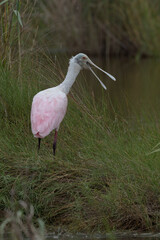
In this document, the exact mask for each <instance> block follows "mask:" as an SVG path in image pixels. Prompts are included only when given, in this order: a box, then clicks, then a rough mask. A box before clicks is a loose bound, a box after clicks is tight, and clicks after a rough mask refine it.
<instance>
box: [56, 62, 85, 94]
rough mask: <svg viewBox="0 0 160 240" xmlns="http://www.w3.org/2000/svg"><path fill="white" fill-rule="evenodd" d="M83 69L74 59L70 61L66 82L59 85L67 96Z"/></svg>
mask: <svg viewBox="0 0 160 240" xmlns="http://www.w3.org/2000/svg"><path fill="white" fill-rule="evenodd" d="M80 70H81V67H80V65H79V64H77V63H75V62H74V61H73V60H72V59H71V60H70V64H69V68H68V72H67V75H66V77H65V79H64V81H63V82H62V83H61V84H60V85H59V88H60V90H61V91H62V92H64V93H65V94H68V93H69V90H70V88H71V87H72V85H73V83H74V82H75V80H76V77H77V75H78V74H79V72H80Z"/></svg>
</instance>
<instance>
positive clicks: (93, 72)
mask: <svg viewBox="0 0 160 240" xmlns="http://www.w3.org/2000/svg"><path fill="white" fill-rule="evenodd" d="M88 67H89V69H90V70H91V72H92V73H93V75H94V76H95V77H96V78H97V79H98V81H99V82H100V84H101V85H102V87H103V88H104V89H105V90H107V88H106V86H105V85H104V84H103V82H102V81H101V80H100V79H99V77H98V76H97V75H96V74H95V72H94V71H93V69H92V68H91V67H90V66H89V65H88Z"/></svg>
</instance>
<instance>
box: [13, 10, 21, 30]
mask: <svg viewBox="0 0 160 240" xmlns="http://www.w3.org/2000/svg"><path fill="white" fill-rule="evenodd" d="M13 12H14V13H15V15H16V16H17V18H18V22H19V24H20V25H21V26H22V27H23V24H22V20H21V15H20V13H19V11H17V10H13Z"/></svg>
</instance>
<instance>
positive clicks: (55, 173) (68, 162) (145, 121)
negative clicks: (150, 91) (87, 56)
mask: <svg viewBox="0 0 160 240" xmlns="http://www.w3.org/2000/svg"><path fill="white" fill-rule="evenodd" d="M41 59H42V58H41ZM27 62H28V64H27ZM44 62H45V64H44ZM44 62H43V61H42V62H38V64H36V63H35V61H32V59H31V58H30V59H29V60H26V62H25V63H24V65H23V64H22V66H24V71H23V78H22V83H23V84H22V86H20V84H19V81H18V79H17V78H16V75H15V74H13V73H11V72H9V71H7V70H6V69H5V70H4V68H3V67H1V68H0V82H1V96H0V97H1V98H0V114H1V120H0V127H1V134H0V160H1V161H0V170H1V174H0V189H1V190H0V209H1V212H2V214H1V220H2V218H3V217H2V216H3V212H4V210H5V209H11V210H12V209H13V208H14V205H16V203H17V202H18V201H19V200H23V201H26V202H30V203H32V204H33V206H34V210H35V217H41V218H43V220H44V221H45V223H46V224H47V226H49V227H50V228H51V227H53V226H63V227H67V228H68V229H70V230H71V231H79V230H81V231H109V230H113V229H114V230H115V229H121V230H122V229H127V230H145V231H151V230H158V229H159V227H160V226H159V222H160V216H159V206H160V198H159V196H160V189H159V171H160V162H159V153H158V152H157V153H156V152H155V153H152V154H149V155H148V153H149V152H151V151H152V149H153V147H154V146H156V144H157V143H159V128H160V125H159V123H158V122H157V118H158V116H156V117H155V118H154V116H152V118H151V117H149V116H148V115H147V114H145V113H143V115H140V116H138V115H137V117H136V118H134V119H123V117H122V116H119V115H118V114H117V113H115V114H114V115H113V114H112V116H111V115H110V113H109V112H108V110H107V104H106V99H105V98H102V102H101V105H100V104H99V103H98V102H96V101H95V98H94V96H89V95H88V93H86V90H85V89H84V87H82V86H79V90H80V91H81V96H82V97H81V98H80V97H79V96H78V95H77V94H76V92H75V90H73V91H72V92H71V94H70V95H69V107H68V111H67V114H66V116H65V119H64V121H63V123H62V125H61V129H60V131H59V137H58V146H57V155H56V158H55V159H54V160H53V156H52V141H53V135H52V134H51V135H50V136H48V137H46V138H45V139H43V141H42V145H41V150H40V153H39V154H37V141H36V139H34V137H33V136H32V133H31V130H30V107H31V102H32V97H33V96H34V94H35V93H36V92H38V91H39V90H40V89H44V88H46V87H50V86H54V85H56V84H57V83H58V82H59V81H60V80H58V81H57V76H59V79H61V80H62V78H61V77H60V74H59V71H58V70H57V69H55V68H54V65H53V62H52V61H51V60H49V58H48V59H47V60H46V59H45V61H44ZM31 66H32V67H31ZM61 74H62V75H63V73H62V72H61ZM46 80H47V82H46ZM44 83H45V84H44ZM157 114H158V113H157ZM12 191H14V197H12V198H11V195H12V194H11V193H12Z"/></svg>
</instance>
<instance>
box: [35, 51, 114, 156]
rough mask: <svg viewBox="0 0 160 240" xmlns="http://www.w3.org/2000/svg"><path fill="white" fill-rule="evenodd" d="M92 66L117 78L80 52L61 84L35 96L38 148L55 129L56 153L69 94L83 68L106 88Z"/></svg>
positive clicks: (54, 144)
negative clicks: (58, 135)
mask: <svg viewBox="0 0 160 240" xmlns="http://www.w3.org/2000/svg"><path fill="white" fill-rule="evenodd" d="M91 66H94V67H96V68H98V69H99V70H101V71H102V72H104V73H105V74H107V75H108V76H109V77H110V78H111V79H113V80H114V81H115V80H116V79H115V78H114V77H113V76H112V75H111V74H109V73H107V72H105V71H104V70H102V69H101V68H99V67H98V66H97V65H95V64H94V63H93V62H92V61H91V60H90V59H89V58H88V56H87V55H85V54H83V53H79V54H77V55H76V56H74V57H72V58H71V59H70V63H69V68H68V72H67V75H66V77H65V79H64V81H63V82H62V83H61V84H60V85H58V86H56V87H53V88H48V89H46V90H43V91H40V92H39V93H37V94H36V95H35V96H34V98H33V102H32V108H31V128H32V133H33V135H34V137H36V138H38V142H39V143H38V149H39V148H40V140H41V138H44V137H46V136H47V135H49V134H50V132H51V131H53V130H54V129H55V135H54V142H53V154H54V155H55V150H56V142H57V133H58V130H59V127H60V124H61V122H62V120H63V118H64V116H65V114H66V111H67V105H68V99H67V94H68V93H69V90H70V88H71V86H72V85H73V83H74V81H75V79H76V77H77V75H78V74H79V72H80V70H81V69H83V68H88V69H90V70H91V72H92V73H93V74H94V75H95V77H96V78H97V79H98V81H99V82H100V84H101V85H102V87H103V88H104V89H106V86H105V85H104V84H103V83H102V82H101V80H100V79H99V78H98V77H97V75H96V74H95V73H94V71H93V69H92V68H91Z"/></svg>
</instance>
